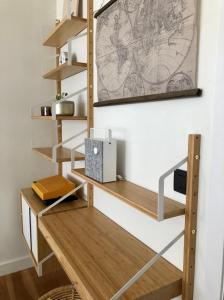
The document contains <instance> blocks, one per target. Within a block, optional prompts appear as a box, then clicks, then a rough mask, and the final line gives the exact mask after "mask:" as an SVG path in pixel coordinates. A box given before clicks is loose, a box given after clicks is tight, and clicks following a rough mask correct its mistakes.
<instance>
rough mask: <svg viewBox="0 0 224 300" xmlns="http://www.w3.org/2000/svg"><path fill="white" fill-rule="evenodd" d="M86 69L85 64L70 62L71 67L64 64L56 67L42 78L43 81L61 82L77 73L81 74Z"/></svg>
mask: <svg viewBox="0 0 224 300" xmlns="http://www.w3.org/2000/svg"><path fill="white" fill-rule="evenodd" d="M86 69H87V64H86V63H80V62H72V65H69V64H68V63H65V64H63V65H60V66H58V67H57V68H55V69H54V70H51V71H50V72H48V73H47V74H45V75H44V76H43V78H44V79H52V80H57V81H60V80H63V79H66V78H68V77H71V76H73V75H76V74H78V73H81V72H83V71H85V70H86Z"/></svg>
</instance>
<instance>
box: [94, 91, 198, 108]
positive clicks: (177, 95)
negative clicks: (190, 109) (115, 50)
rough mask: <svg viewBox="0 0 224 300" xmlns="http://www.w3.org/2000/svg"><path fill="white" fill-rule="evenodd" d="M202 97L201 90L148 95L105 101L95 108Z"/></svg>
mask: <svg viewBox="0 0 224 300" xmlns="http://www.w3.org/2000/svg"><path fill="white" fill-rule="evenodd" d="M201 95H202V90H201V89H191V90H185V91H176V92H169V93H161V94H154V95H146V96H139V97H130V98H122V99H113V100H105V101H104V100H103V101H99V102H95V103H94V107H102V106H111V105H122V104H132V103H142V102H156V101H166V100H176V99H185V98H191V97H200V96H201Z"/></svg>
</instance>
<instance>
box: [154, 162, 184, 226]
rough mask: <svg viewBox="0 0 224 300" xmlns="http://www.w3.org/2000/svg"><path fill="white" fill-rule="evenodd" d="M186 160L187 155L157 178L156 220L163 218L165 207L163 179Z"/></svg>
mask: <svg viewBox="0 0 224 300" xmlns="http://www.w3.org/2000/svg"><path fill="white" fill-rule="evenodd" d="M187 160H188V157H185V158H184V159H182V160H181V161H180V162H179V163H177V164H176V165H175V166H173V167H172V168H171V169H169V170H168V171H166V172H165V173H164V174H163V175H162V176H161V177H160V178H159V192H158V208H157V212H158V221H163V220H164V207H165V199H164V184H165V179H166V178H167V177H168V176H169V175H171V174H172V173H173V172H174V171H176V170H177V169H178V168H180V167H181V166H182V165H184V164H185V163H186V162H187Z"/></svg>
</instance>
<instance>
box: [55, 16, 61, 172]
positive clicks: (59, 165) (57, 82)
mask: <svg viewBox="0 0 224 300" xmlns="http://www.w3.org/2000/svg"><path fill="white" fill-rule="evenodd" d="M57 26H60V21H58V22H56V28H57ZM60 51H61V49H60V48H56V66H57V67H58V66H59V61H60V58H59V57H60ZM56 92H57V95H58V94H61V80H57V81H56ZM61 142H62V121H61V120H60V119H58V120H57V143H58V144H60V143H61ZM57 169H58V172H57V173H58V175H61V176H62V175H63V166H62V162H58V165H57Z"/></svg>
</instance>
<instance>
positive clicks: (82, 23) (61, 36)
mask: <svg viewBox="0 0 224 300" xmlns="http://www.w3.org/2000/svg"><path fill="white" fill-rule="evenodd" d="M86 28H87V19H84V18H80V17H75V16H72V17H71V19H64V20H62V21H61V22H60V23H59V24H58V25H57V26H56V28H55V30H54V31H53V32H52V33H51V34H50V35H49V36H48V37H47V38H46V40H45V41H44V43H43V45H44V46H48V47H55V48H60V47H62V46H64V45H65V44H66V43H67V41H68V40H69V39H70V38H72V37H74V36H77V35H78V34H79V33H80V32H81V31H83V30H84V29H86Z"/></svg>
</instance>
